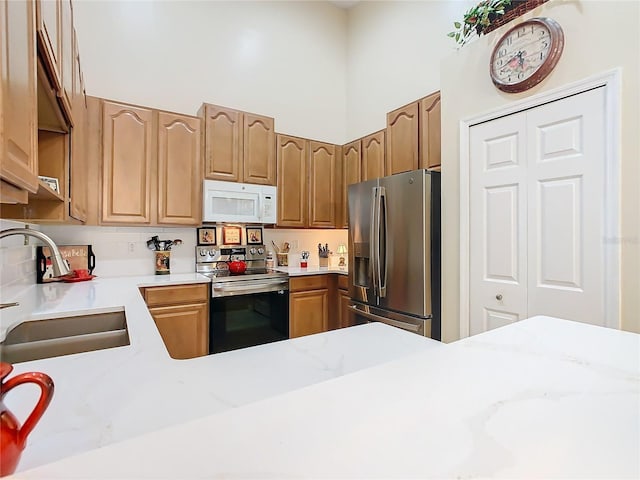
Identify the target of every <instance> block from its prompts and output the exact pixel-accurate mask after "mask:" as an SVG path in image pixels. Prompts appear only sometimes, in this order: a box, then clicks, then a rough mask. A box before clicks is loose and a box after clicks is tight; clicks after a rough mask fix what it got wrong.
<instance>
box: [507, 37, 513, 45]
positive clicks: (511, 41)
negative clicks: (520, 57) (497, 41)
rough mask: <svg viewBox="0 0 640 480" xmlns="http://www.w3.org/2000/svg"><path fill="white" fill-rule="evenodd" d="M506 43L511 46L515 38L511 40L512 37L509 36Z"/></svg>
mask: <svg viewBox="0 0 640 480" xmlns="http://www.w3.org/2000/svg"><path fill="white" fill-rule="evenodd" d="M505 43H506V44H507V45H511V44H512V43H513V38H511V36H508V37H507V39H506V40H505Z"/></svg>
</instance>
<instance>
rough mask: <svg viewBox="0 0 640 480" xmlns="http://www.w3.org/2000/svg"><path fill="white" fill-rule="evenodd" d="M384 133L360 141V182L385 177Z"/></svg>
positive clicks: (373, 134)
mask: <svg viewBox="0 0 640 480" xmlns="http://www.w3.org/2000/svg"><path fill="white" fill-rule="evenodd" d="M384 157H385V132H384V130H380V131H379V132H376V133H372V134H371V135H368V136H366V137H364V138H363V139H362V181H363V182H365V181H367V180H373V179H375V178H382V177H384V176H385V172H384V163H385V162H384Z"/></svg>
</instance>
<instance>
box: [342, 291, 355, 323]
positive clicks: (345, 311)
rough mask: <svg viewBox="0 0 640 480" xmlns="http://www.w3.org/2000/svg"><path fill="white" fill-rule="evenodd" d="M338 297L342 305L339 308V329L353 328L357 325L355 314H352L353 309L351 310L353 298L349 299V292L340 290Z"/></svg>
mask: <svg viewBox="0 0 640 480" xmlns="http://www.w3.org/2000/svg"><path fill="white" fill-rule="evenodd" d="M338 296H339V297H340V298H339V300H340V305H339V308H338V315H339V320H338V321H339V325H338V326H339V328H344V327H351V326H353V325H355V322H354V318H353V313H351V309H350V308H349V302H350V301H351V298H350V297H349V292H347V291H346V290H338Z"/></svg>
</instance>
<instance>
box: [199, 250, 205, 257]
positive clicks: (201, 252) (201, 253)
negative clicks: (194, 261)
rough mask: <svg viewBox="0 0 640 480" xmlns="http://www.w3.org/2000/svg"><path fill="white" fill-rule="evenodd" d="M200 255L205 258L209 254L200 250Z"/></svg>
mask: <svg viewBox="0 0 640 480" xmlns="http://www.w3.org/2000/svg"><path fill="white" fill-rule="evenodd" d="M198 253H199V254H200V256H201V257H204V256H205V255H206V254H207V252H206V251H205V250H198Z"/></svg>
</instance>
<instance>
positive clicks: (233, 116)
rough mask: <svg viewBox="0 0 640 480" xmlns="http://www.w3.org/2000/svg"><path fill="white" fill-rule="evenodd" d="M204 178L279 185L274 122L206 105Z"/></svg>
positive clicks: (201, 114)
mask: <svg viewBox="0 0 640 480" xmlns="http://www.w3.org/2000/svg"><path fill="white" fill-rule="evenodd" d="M198 116H199V117H200V118H202V119H204V129H205V135H204V138H205V140H204V143H205V154H204V155H205V170H204V177H205V178H208V179H211V180H223V181H227V182H245V183H255V184H260V185H275V184H276V160H275V131H274V119H273V118H271V117H266V116H263V115H257V114H254V113H248V112H243V111H240V110H234V109H232V108H226V107H221V106H218V105H211V104H207V103H205V104H203V105H202V107H200V110H199V111H198Z"/></svg>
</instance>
